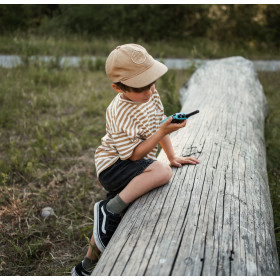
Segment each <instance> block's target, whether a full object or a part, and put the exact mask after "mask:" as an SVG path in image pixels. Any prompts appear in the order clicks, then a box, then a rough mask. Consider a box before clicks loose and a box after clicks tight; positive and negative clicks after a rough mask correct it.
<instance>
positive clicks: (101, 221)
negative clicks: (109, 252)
mask: <svg viewBox="0 0 280 280" xmlns="http://www.w3.org/2000/svg"><path fill="white" fill-rule="evenodd" d="M108 201H109V200H101V201H99V202H97V203H95V205H94V227H93V236H94V241H95V244H96V246H97V248H98V249H99V250H100V251H101V252H103V251H104V250H105V248H106V246H107V245H108V243H109V241H110V239H111V237H112V236H113V234H114V232H115V231H116V229H117V227H118V225H119V223H120V221H121V215H119V214H114V213H111V212H109V211H108V210H107V209H106V204H107V203H108Z"/></svg>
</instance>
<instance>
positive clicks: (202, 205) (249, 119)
mask: <svg viewBox="0 0 280 280" xmlns="http://www.w3.org/2000/svg"><path fill="white" fill-rule="evenodd" d="M180 96H181V103H182V110H181V111H182V112H184V113H189V112H191V111H194V110H196V109H199V110H200V113H199V114H197V115H195V116H193V117H191V118H189V120H188V122H187V126H186V127H185V128H183V129H181V130H179V131H176V132H174V133H172V134H171V139H172V143H173V146H174V149H175V152H176V154H177V155H181V156H195V157H197V158H199V160H200V162H201V163H200V164H198V165H196V166H193V165H185V166H183V167H182V168H173V177H172V179H171V180H170V182H169V183H168V184H166V185H164V186H162V187H160V188H158V189H156V190H154V191H152V192H150V193H148V194H146V195H144V196H142V197H141V198H139V199H138V200H136V201H135V202H134V203H133V204H132V205H131V206H130V208H129V209H128V211H127V213H126V214H125V216H124V218H123V220H122V221H121V224H120V225H119V227H118V229H117V231H116V232H115V234H114V236H113V237H112V239H111V241H110V243H109V245H108V247H107V248H106V250H105V251H104V253H103V255H102V256H101V258H100V260H99V262H98V264H97V266H96V268H95V270H94V271H93V275H157V276H159V275H162V276H167V275H174V276H180V275H279V262H278V256H277V250H276V243H275V236H274V222H273V213H272V207H271V202H270V194H269V185H268V178H267V170H266V153H265V141H264V120H265V116H266V114H267V109H266V100H265V95H264V92H263V88H262V86H261V84H260V82H259V80H258V78H257V74H256V72H255V71H254V68H253V64H252V62H250V61H248V60H246V59H244V58H242V57H231V58H226V59H221V60H215V61H210V62H207V63H206V64H204V65H203V66H201V67H200V68H199V69H198V70H197V71H196V72H195V73H194V74H193V76H192V77H191V79H190V80H189V81H188V82H187V83H186V84H185V85H184V86H183V87H182V89H181V91H180ZM174 113H175V112H174ZM158 160H160V161H163V162H168V160H167V158H166V156H165V154H164V152H161V153H160V154H159V156H158Z"/></svg>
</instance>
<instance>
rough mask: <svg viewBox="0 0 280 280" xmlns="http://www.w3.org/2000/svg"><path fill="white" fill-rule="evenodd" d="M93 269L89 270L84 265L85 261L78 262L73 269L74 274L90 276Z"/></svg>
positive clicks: (72, 273)
mask: <svg viewBox="0 0 280 280" xmlns="http://www.w3.org/2000/svg"><path fill="white" fill-rule="evenodd" d="M91 272H92V271H88V270H86V269H85V268H84V267H83V262H80V263H78V264H77V265H76V266H75V267H73V268H72V270H71V275H72V276H90V275H91Z"/></svg>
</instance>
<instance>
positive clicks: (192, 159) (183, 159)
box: [169, 157, 200, 167]
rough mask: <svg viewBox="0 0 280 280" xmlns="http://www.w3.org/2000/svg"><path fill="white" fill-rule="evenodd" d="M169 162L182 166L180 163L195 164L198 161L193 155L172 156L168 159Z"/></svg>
mask: <svg viewBox="0 0 280 280" xmlns="http://www.w3.org/2000/svg"><path fill="white" fill-rule="evenodd" d="M169 161H170V164H171V165H172V166H176V167H182V164H197V163H200V161H199V160H198V159H197V158H195V157H174V158H173V159H170V160H169Z"/></svg>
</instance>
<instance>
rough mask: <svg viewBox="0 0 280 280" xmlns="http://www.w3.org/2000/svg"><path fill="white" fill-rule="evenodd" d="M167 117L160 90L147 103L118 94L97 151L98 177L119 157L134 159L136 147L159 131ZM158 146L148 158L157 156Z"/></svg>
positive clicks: (110, 106) (108, 111)
mask: <svg viewBox="0 0 280 280" xmlns="http://www.w3.org/2000/svg"><path fill="white" fill-rule="evenodd" d="M163 118H164V109H163V106H162V103H161V100H160V97H159V94H158V92H157V91H156V90H155V92H154V94H153V95H152V96H151V98H150V100H149V101H148V102H146V103H138V102H133V101H129V100H125V99H123V98H121V95H120V94H118V95H117V96H116V97H115V98H114V99H113V100H112V102H111V103H110V105H109V106H108V108H107V110H106V135H105V136H104V137H103V138H102V139H101V145H100V146H99V147H98V148H97V150H96V152H95V167H96V172H97V176H99V174H100V173H101V172H102V171H103V170H105V169H106V168H108V167H109V166H111V165H112V164H114V163H115V162H116V161H117V160H118V159H119V158H120V159H121V160H125V159H128V158H130V157H131V155H132V154H133V150H134V149H135V147H136V146H137V145H139V144H140V143H141V142H142V141H144V140H145V139H148V138H149V137H151V136H152V135H153V134H154V133H155V132H156V131H157V130H158V128H159V126H160V122H161V121H162V119H163ZM157 149H158V146H156V147H155V148H154V149H153V150H152V151H150V152H149V153H148V154H147V155H146V156H145V158H146V159H148V158H152V159H156V153H157Z"/></svg>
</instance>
